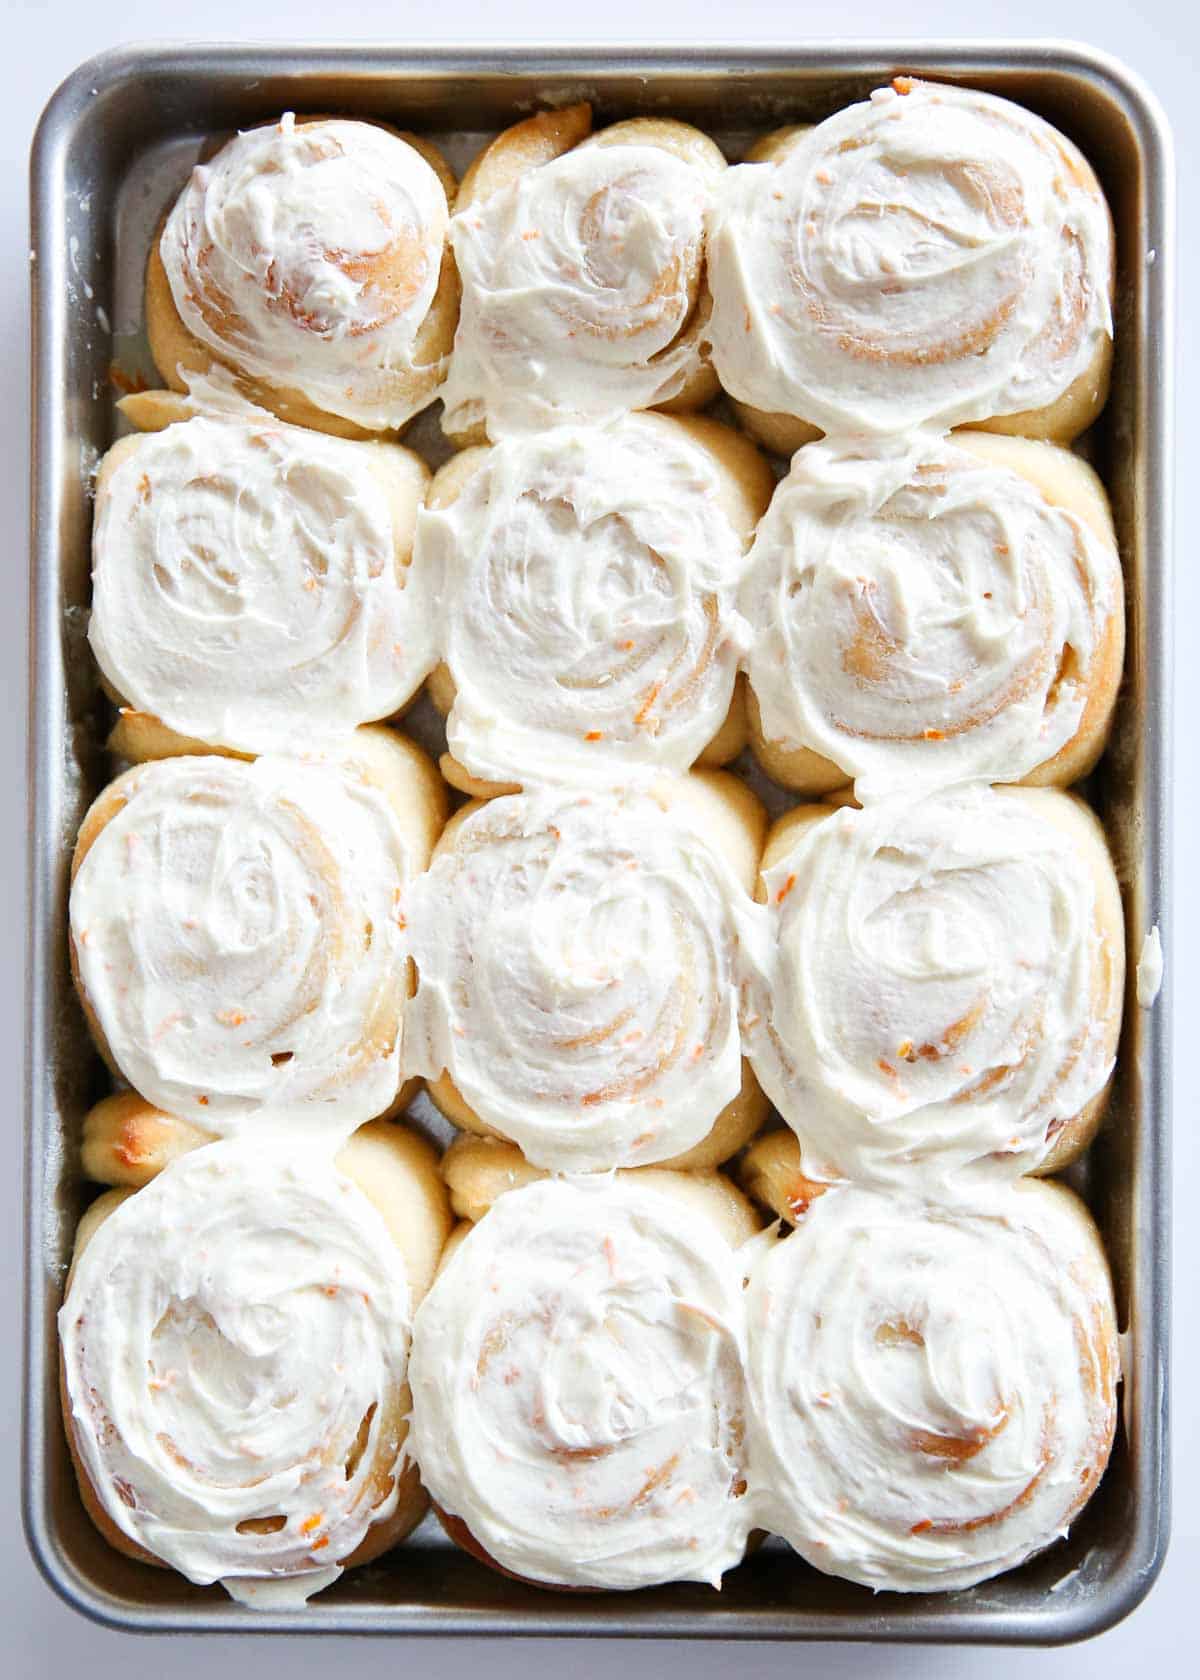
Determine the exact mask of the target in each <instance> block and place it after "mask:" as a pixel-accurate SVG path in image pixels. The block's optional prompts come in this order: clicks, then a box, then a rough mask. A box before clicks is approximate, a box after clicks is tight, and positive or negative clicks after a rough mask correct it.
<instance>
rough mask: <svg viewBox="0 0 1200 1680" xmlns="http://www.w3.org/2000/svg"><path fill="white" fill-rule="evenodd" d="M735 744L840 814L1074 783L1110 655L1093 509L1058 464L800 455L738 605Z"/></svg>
mask: <svg viewBox="0 0 1200 1680" xmlns="http://www.w3.org/2000/svg"><path fill="white" fill-rule="evenodd" d="M739 604H740V606H741V610H742V612H743V613H744V615H745V616H746V618H747V619H748V621H749V623H750V624H751V626H752V628H753V632H754V638H753V641H752V644H751V649H750V655H749V675H750V687H751V694H752V699H751V704H750V725H751V743H752V745H753V747H754V751H755V755H756V756H757V758H758V759H759V762H760V763H761V764H762V766H763V768H764V769H765V770H766V771H767V773H768V774H769V775H771V776H773V777H774V778H775V780H777V781H780V782H783V783H784V784H785V785H787V786H789V787H794V788H798V789H800V790H801V791H803V792H806V793H822V792H825V791H827V790H828V789H830V788H834V787H838V786H841V785H842V784H844V783H845V782H846V781H847V780H848V779H851V778H853V779H854V780H855V788H856V791H857V793H858V796H859V798H861V799H863V800H868V799H873V798H877V797H880V796H882V795H885V794H887V793H889V792H895V791H898V790H899V789H901V788H907V789H909V790H910V791H917V790H920V789H922V788H934V787H937V786H948V785H951V784H953V783H956V782H963V781H972V780H982V781H989V782H996V781H1021V780H1026V781H1031V782H1038V783H1045V782H1053V783H1056V784H1059V785H1065V784H1067V783H1069V782H1072V781H1075V780H1076V779H1077V778H1078V777H1080V776H1082V775H1085V774H1086V773H1087V771H1088V770H1090V769H1091V767H1092V765H1093V764H1094V763H1095V761H1096V759H1097V758H1098V757H1099V756H1100V753H1101V751H1102V750H1103V747H1104V743H1105V740H1106V737H1107V733H1108V724H1109V721H1110V719H1111V716H1112V709H1113V705H1114V702H1115V700H1116V694H1117V686H1118V684H1119V682H1120V677H1121V662H1122V656H1123V652H1124V598H1123V592H1122V580H1121V566H1120V561H1119V559H1118V556H1117V551H1116V544H1115V538H1114V536H1113V529H1112V520H1111V518H1110V516H1109V512H1108V506H1107V502H1106V499H1105V496H1104V491H1103V489H1102V488H1101V486H1100V483H1099V480H1098V479H1097V478H1096V476H1095V474H1094V473H1093V472H1092V471H1091V469H1090V468H1089V467H1087V466H1086V465H1085V464H1084V463H1083V462H1082V461H1080V460H1079V459H1078V458H1077V457H1075V456H1073V455H1070V454H1068V452H1067V451H1066V450H1062V449H1058V448H1055V447H1054V446H1053V445H1050V444H1044V443H1034V442H1030V441H1028V440H1026V439H1022V438H1000V437H992V436H990V435H987V434H985V433H981V432H957V433H955V434H954V435H953V437H951V438H946V439H937V440H934V439H932V438H931V437H929V436H926V435H919V436H918V438H917V439H916V440H914V439H912V438H909V439H905V440H902V441H900V442H898V443H896V444H888V443H882V442H878V441H876V442H864V443H861V444H860V443H850V442H846V441H842V440H837V441H834V440H826V441H823V442H821V443H813V444H809V445H807V446H806V447H805V448H803V449H801V450H799V451H798V452H797V453H796V455H795V457H794V458H793V461H792V467H791V471H790V473H789V474H788V476H787V478H786V479H785V480H784V481H783V482H782V483H781V484H780V485H779V487H778V489H777V490H776V492H775V496H774V499H773V500H772V503H771V507H770V510H769V512H768V513H767V516H766V518H765V519H764V520H763V522H762V524H761V525H760V526H759V530H758V535H757V537H756V539H755V544H754V548H753V550H752V552H751V561H750V569H749V572H748V575H747V577H746V580H745V582H744V584H743V587H742V591H741V594H740V597H739Z"/></svg>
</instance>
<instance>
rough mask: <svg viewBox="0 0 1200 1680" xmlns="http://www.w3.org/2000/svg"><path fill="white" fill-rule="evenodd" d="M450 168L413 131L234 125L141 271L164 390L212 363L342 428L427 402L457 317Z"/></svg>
mask: <svg viewBox="0 0 1200 1680" xmlns="http://www.w3.org/2000/svg"><path fill="white" fill-rule="evenodd" d="M454 185H455V184H454V177H453V175H452V174H451V173H450V170H449V169H448V168H447V166H446V164H445V162H444V160H443V159H442V158H441V156H440V155H439V153H438V152H437V151H436V150H435V149H434V148H433V147H432V146H430V145H428V144H427V143H426V142H424V141H421V140H418V139H417V138H416V137H415V136H414V135H411V134H405V135H402V134H399V133H394V132H392V131H391V130H390V129H388V128H385V127H383V126H382V125H380V124H378V123H366V122H350V121H342V120H339V119H336V118H325V117H322V118H311V119H308V120H301V121H299V122H298V121H297V120H296V119H295V117H294V116H293V115H292V114H291V113H290V112H289V113H286V114H285V115H284V116H283V117H281V118H280V120H279V121H278V122H277V123H269V124H267V125H265V126H264V127H262V128H253V129H250V130H248V131H247V132H245V133H242V134H238V135H237V136H236V137H235V138H234V139H233V140H230V141H229V143H228V144H227V145H225V146H223V147H222V148H221V149H220V151H218V152H217V154H216V155H215V156H214V157H213V158H211V159H210V160H209V161H208V162H205V163H200V164H198V165H197V166H196V168H195V169H194V170H193V171H192V174H191V178H190V179H189V181H188V184H187V186H186V187H185V188H184V189H183V192H182V193H181V194H180V196H179V198H178V199H177V201H176V203H175V206H174V208H173V209H172V210H171V212H170V214H169V215H168V216H167V218H166V222H165V224H164V225H163V228H162V232H161V235H160V237H159V238H158V239H156V240H155V242H154V245H153V247H152V249H151V252H150V259H149V263H148V266H147V270H146V330H147V333H148V335H149V339H150V349H151V353H152V354H153V356H154V361H155V364H156V366H157V367H158V370H159V372H160V373H161V375H162V377H163V378H164V379H165V380H166V382H167V384H168V385H170V386H172V387H173V389H175V390H182V389H184V382H183V378H182V374H183V372H185V371H193V370H195V371H199V372H202V373H203V372H206V371H207V370H208V369H209V368H210V367H211V366H212V365H213V363H214V362H216V363H217V364H220V365H224V366H225V367H228V368H229V369H230V370H232V372H233V373H235V374H236V375H237V376H238V377H239V380H240V382H241V384H242V386H243V388H244V389H245V391H246V393H247V395H249V396H250V397H252V398H253V399H254V400H255V401H256V402H261V403H262V404H263V406H264V407H266V408H269V409H271V410H272V411H273V412H275V413H276V414H278V415H279V416H280V417H281V419H284V420H290V421H294V422H295V423H296V424H298V425H303V426H312V427H314V428H315V429H316V430H318V431H326V432H334V433H337V434H339V435H341V436H343V437H369V436H372V435H374V434H376V433H379V432H387V431H395V430H397V429H398V428H400V427H401V426H403V425H405V424H406V423H407V422H408V421H409V420H411V419H412V417H413V415H415V414H417V413H419V412H420V410H421V409H423V408H425V407H427V406H428V404H429V403H430V402H432V401H433V399H434V397H435V396H436V395H437V389H438V386H439V385H440V383H441V381H442V378H443V376H444V374H445V368H446V358H447V356H448V353H449V350H450V346H451V343H452V340H453V337H454V327H455V322H456V320H457V315H458V282H457V279H456V276H455V273H454V264H453V260H452V259H451V258H450V256H449V254H448V249H447V245H446V234H447V228H448V224H449V215H450V203H451V202H452V200H453V197H454Z"/></svg>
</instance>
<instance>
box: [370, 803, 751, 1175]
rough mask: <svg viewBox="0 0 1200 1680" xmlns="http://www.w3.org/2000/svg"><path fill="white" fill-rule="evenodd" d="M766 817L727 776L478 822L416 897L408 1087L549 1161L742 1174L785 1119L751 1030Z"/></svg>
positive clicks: (455, 841)
mask: <svg viewBox="0 0 1200 1680" xmlns="http://www.w3.org/2000/svg"><path fill="white" fill-rule="evenodd" d="M761 822H762V816H761V811H760V809H759V808H758V807H757V804H756V802H755V801H754V799H753V796H752V795H751V794H750V793H749V790H748V789H746V788H744V787H743V786H742V784H740V783H737V782H734V781H733V779H732V778H730V777H725V776H721V775H720V774H719V773H711V774H710V775H709V776H700V775H695V776H693V777H689V778H681V779H680V783H679V785H678V786H676V785H675V784H672V785H671V787H670V788H669V789H668V790H664V791H662V792H660V793H659V795H658V797H654V796H652V795H650V794H641V793H629V794H616V793H607V794H601V793H596V794H592V795H579V794H573V793H569V792H563V791H549V790H543V791H541V792H539V793H537V794H533V795H529V794H527V795H512V796H508V797H504V798H499V799H493V800H490V801H489V802H488V803H487V804H485V805H482V806H478V807H475V808H472V807H467V808H466V810H465V812H464V813H463V814H462V816H461V817H456V818H455V819H454V820H453V822H452V823H451V825H450V827H449V828H448V829H447V831H446V835H445V836H444V837H443V841H442V844H441V846H440V847H439V853H438V855H437V857H436V858H435V860H434V863H433V866H432V868H431V869H430V871H429V873H428V875H426V876H424V877H422V878H421V879H419V880H417V881H415V882H414V883H413V884H412V886H411V887H410V888H409V890H408V891H407V892H406V893H405V895H404V909H403V913H404V915H405V917H406V919H407V924H408V927H407V937H408V941H409V947H408V948H409V950H410V953H411V955H412V957H413V960H414V962H415V965H416V969H417V973H418V977H419V978H418V984H417V990H416V994H415V996H414V997H413V999H412V1002H411V1005H410V1007H409V1012H408V1021H407V1027H406V1034H407V1038H406V1046H405V1053H404V1061H405V1070H406V1072H408V1073H412V1074H417V1073H419V1074H422V1075H424V1076H425V1077H426V1079H427V1080H428V1081H429V1090H430V1095H431V1096H432V1098H433V1100H434V1101H435V1102H436V1103H437V1105H438V1106H439V1108H441V1109H442V1110H443V1112H445V1113H446V1115H447V1116H448V1117H449V1118H450V1119H451V1120H453V1121H454V1122H455V1124H456V1125H459V1126H462V1127H465V1128H466V1129H468V1130H471V1131H476V1132H480V1131H481V1132H485V1133H486V1132H489V1131H490V1132H494V1133H498V1134H499V1135H500V1136H502V1137H505V1138H508V1139H510V1140H512V1141H513V1142H515V1143H517V1144H519V1145H520V1147H521V1149H522V1150H523V1152H524V1153H525V1155H526V1156H527V1157H528V1159H529V1160H530V1161H531V1162H533V1163H534V1164H535V1165H537V1166H543V1167H548V1168H553V1169H558V1170H577V1171H587V1170H592V1169H604V1168H609V1167H614V1166H636V1165H641V1164H646V1163H649V1162H653V1161H666V1160H670V1161H671V1162H672V1164H674V1165H687V1166H711V1165H713V1164H715V1163H716V1162H718V1161H722V1160H725V1159H726V1158H727V1157H728V1156H730V1155H732V1154H733V1153H734V1151H735V1150H736V1149H738V1148H739V1147H740V1146H741V1145H742V1144H743V1143H744V1142H745V1141H746V1139H747V1138H748V1137H750V1136H752V1135H753V1133H754V1132H755V1131H757V1129H758V1127H759V1126H760V1125H761V1123H762V1121H763V1119H764V1118H765V1112H766V1105H765V1102H764V1100H763V1097H762V1093H761V1092H760V1091H759V1089H758V1086H757V1084H756V1082H755V1080H754V1078H753V1075H752V1074H751V1073H750V1072H749V1069H748V1067H746V1066H745V1065H744V1064H743V1059H742V1050H741V1035H740V1031H739V1023H738V988H739V985H740V983H741V974H742V962H743V950H742V946H743V934H744V923H745V921H746V918H747V915H748V913H749V912H751V911H752V909H753V906H752V905H751V903H750V901H749V897H748V895H747V893H746V891H745V887H744V885H743V883H744V882H745V881H746V879H747V874H746V871H747V868H749V870H753V868H754V867H755V863H754V860H755V859H756V857H757V854H758V849H759V844H760V840H761V827H760V826H759V825H760V824H761ZM702 835H704V836H706V837H705V838H702V837H701V836H702ZM734 858H736V860H737V864H738V868H739V870H740V871H741V874H740V879H739V875H738V874H735V873H734V869H733V867H732V866H731V861H730V860H731V859H734ZM751 878H752V877H751Z"/></svg>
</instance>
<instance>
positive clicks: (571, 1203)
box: [410, 1178, 751, 1588]
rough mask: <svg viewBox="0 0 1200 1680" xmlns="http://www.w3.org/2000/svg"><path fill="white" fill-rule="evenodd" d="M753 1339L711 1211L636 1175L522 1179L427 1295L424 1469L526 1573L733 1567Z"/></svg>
mask: <svg viewBox="0 0 1200 1680" xmlns="http://www.w3.org/2000/svg"><path fill="white" fill-rule="evenodd" d="M743 1349H744V1328H743V1311H742V1290H741V1277H740V1270H739V1266H738V1264H737V1262H736V1260H735V1256H734V1251H733V1250H732V1249H731V1248H730V1247H729V1246H728V1245H727V1244H726V1242H725V1241H724V1239H723V1238H722V1237H721V1236H720V1235H719V1234H718V1233H717V1231H716V1230H715V1228H713V1227H711V1226H710V1225H709V1224H708V1222H707V1221H706V1220H705V1219H703V1218H700V1217H696V1216H694V1215H693V1214H691V1213H689V1212H686V1211H681V1210H680V1209H679V1208H678V1207H677V1205H676V1204H675V1202H674V1201H673V1200H671V1199H670V1198H669V1197H666V1196H664V1195H662V1194H661V1193H659V1192H656V1191H652V1190H646V1189H643V1188H640V1187H637V1186H634V1185H632V1184H630V1183H629V1182H628V1180H626V1181H623V1182H622V1181H613V1180H608V1179H603V1178H598V1179H592V1180H587V1179H584V1180H551V1181H548V1182H542V1183H538V1184H534V1185H530V1186H528V1187H527V1188H524V1189H520V1190H513V1191H510V1192H509V1193H507V1194H505V1195H504V1196H502V1197H501V1198H500V1199H499V1201H497V1202H496V1204H495V1205H494V1206H493V1207H492V1208H491V1210H490V1211H489V1212H488V1213H487V1214H486V1215H485V1217H484V1218H483V1219H482V1220H481V1221H480V1223H479V1224H478V1225H477V1226H475V1228H474V1229H473V1230H472V1231H471V1232H470V1233H469V1234H468V1235H467V1237H466V1239H465V1240H464V1241H463V1243H462V1244H461V1246H460V1247H459V1248H458V1249H457V1251H456V1252H455V1253H454V1254H453V1255H452V1257H451V1258H450V1260H449V1261H448V1262H447V1264H446V1266H445V1269H444V1270H443V1272H442V1274H441V1275H440V1277H439V1278H438V1280H437V1281H436V1283H435V1284H434V1286H433V1289H432V1290H431V1291H430V1293H429V1295H428V1296H427V1297H426V1299H425V1301H424V1302H423V1303H422V1305H421V1307H420V1309H419V1311H418V1313H417V1318H416V1324H415V1327H414V1331H413V1348H412V1360H411V1366H410V1377H411V1381H412V1390H413V1409H412V1441H411V1445H412V1451H413V1454H414V1456H415V1457H416V1460H417V1462H418V1464H419V1465H420V1467H421V1477H422V1480H423V1481H424V1483H425V1485H426V1487H427V1488H428V1489H429V1491H430V1493H431V1495H432V1496H433V1498H434V1500H435V1501H436V1502H437V1503H438V1504H439V1505H440V1506H441V1507H442V1509H443V1510H444V1511H446V1512H447V1513H448V1514H449V1515H451V1516H455V1517H458V1518H460V1519H461V1520H462V1521H463V1522H465V1523H466V1525H467V1527H468V1528H469V1530H470V1532H471V1534H472V1536H473V1537H474V1538H475V1540H476V1541H478V1542H479V1544H480V1545H481V1546H483V1548H484V1549H485V1550H486V1551H487V1552H488V1553H489V1554H490V1555H491V1557H492V1558H494V1560H495V1561H496V1562H497V1563H499V1564H500V1565H501V1566H502V1567H503V1568H505V1569H508V1570H511V1571H512V1572H513V1573H515V1574H518V1575H523V1576H527V1577H530V1578H532V1579H535V1580H539V1581H548V1582H553V1583H557V1584H559V1585H564V1586H588V1587H598V1588H631V1587H642V1586H648V1585H651V1584H652V1583H654V1582H659V1581H675V1580H690V1581H708V1582H711V1583H712V1584H713V1585H714V1586H716V1585H719V1584H720V1579H721V1575H722V1573H723V1571H724V1570H726V1569H729V1568H732V1567H733V1566H734V1565H735V1564H736V1563H738V1562H739V1561H740V1560H741V1557H742V1554H743V1552H744V1550H745V1546H746V1541H747V1538H748V1535H749V1531H750V1527H751V1523H750V1515H749V1509H748V1506H749V1501H748V1500H747V1499H746V1498H745V1496H744V1495H745V1490H746V1465H745V1447H744V1434H745V1428H746V1418H745V1393H744V1371H743Z"/></svg>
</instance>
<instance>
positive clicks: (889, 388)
mask: <svg viewBox="0 0 1200 1680" xmlns="http://www.w3.org/2000/svg"><path fill="white" fill-rule="evenodd" d="M768 152H769V157H770V160H769V161H767V162H759V163H752V164H746V165H743V166H740V167H738V168H736V169H733V170H731V171H729V173H728V174H727V175H726V177H725V178H724V180H723V181H721V182H720V183H719V184H718V187H717V196H716V201H715V203H714V207H713V210H712V213H711V218H710V229H709V244H708V256H709V278H710V283H711V286H712V295H713V315H712V321H711V329H710V330H711V337H712V347H713V348H712V354H713V361H714V364H715V366H716V369H717V372H718V374H719V375H720V379H721V383H722V385H723V386H724V388H725V389H726V391H728V392H729V394H730V395H731V396H733V397H735V398H737V399H738V401H739V402H740V403H742V404H744V405H746V410H745V418H746V420H747V423H748V424H749V425H750V426H751V427H752V428H755V429H759V430H765V432H766V433H767V435H769V437H770V439H771V442H772V446H773V447H775V448H779V449H784V450H786V452H788V453H790V452H791V450H792V449H794V448H796V447H797V446H798V445H799V444H800V443H803V442H805V441H806V440H807V439H808V438H811V437H812V436H813V434H814V428H815V429H817V430H820V431H824V432H829V433H837V434H859V433H896V432H904V431H908V430H910V429H912V428H913V427H915V426H920V425H923V424H927V423H932V424H936V425H937V426H939V427H945V426H949V425H957V424H961V423H963V422H972V423H975V424H977V425H980V424H986V425H989V426H993V427H995V428H996V429H999V430H1002V431H1012V432H1016V433H1019V434H1021V435H1024V436H1032V437H1050V438H1055V439H1058V440H1059V441H1062V442H1068V441H1070V439H1071V438H1073V437H1075V436H1076V435H1077V434H1078V433H1079V432H1081V431H1082V430H1083V429H1084V427H1085V426H1087V425H1089V424H1090V423H1091V421H1092V420H1093V419H1094V418H1095V416H1096V415H1097V413H1099V411H1100V408H1101V407H1102V406H1103V403H1104V399H1105V396H1106V395H1107V390H1108V373H1109V364H1110V361H1111V355H1112V286H1113V237H1112V224H1111V218H1110V216H1109V212H1108V208H1107V205H1106V204H1105V201H1104V196H1103V194H1102V192H1101V190H1100V187H1099V185H1098V184H1097V181H1096V177H1095V175H1094V174H1093V172H1092V170H1091V167H1090V166H1089V164H1088V163H1087V162H1086V160H1085V159H1084V158H1083V156H1082V155H1081V154H1080V152H1079V151H1078V150H1077V149H1076V147H1075V146H1074V145H1072V144H1071V142H1070V141H1068V140H1066V139H1065V138H1064V137H1063V136H1062V135H1061V134H1059V133H1058V132H1057V130H1055V129H1054V128H1052V127H1051V126H1050V124H1049V123H1047V122H1045V121H1043V120H1042V118H1040V117H1037V116H1035V115H1033V113H1032V112H1029V111H1026V110H1023V109H1022V108H1021V107H1020V106H1018V105H1014V104H1012V103H1011V102H1010V101H1008V100H1005V99H998V98H996V97H995V96H994V95H993V94H987V93H980V92H977V91H975V90H974V89H970V88H957V87H949V86H943V85H935V84H933V83H929V82H921V81H915V80H913V79H912V78H909V77H898V78H897V79H896V81H895V82H893V84H892V85H891V86H890V87H886V88H881V89H879V90H878V91H877V92H876V93H874V94H873V95H872V97H871V98H870V99H869V100H867V101H865V102H864V103H862V104H859V105H852V106H849V107H848V108H847V109H845V110H842V111H839V112H837V113H836V114H835V115H834V116H831V117H829V118H827V119H826V120H825V121H824V122H822V123H820V124H818V126H817V127H816V128H813V129H810V130H807V131H804V130H793V131H789V132H788V134H787V135H786V136H784V137H782V138H781V139H780V141H779V143H778V144H777V145H775V146H773V147H770V148H768ZM788 420H790V422H791V423H790V425H789V424H787V421H788Z"/></svg>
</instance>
